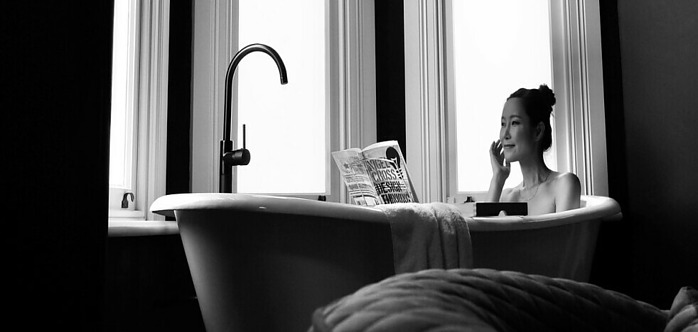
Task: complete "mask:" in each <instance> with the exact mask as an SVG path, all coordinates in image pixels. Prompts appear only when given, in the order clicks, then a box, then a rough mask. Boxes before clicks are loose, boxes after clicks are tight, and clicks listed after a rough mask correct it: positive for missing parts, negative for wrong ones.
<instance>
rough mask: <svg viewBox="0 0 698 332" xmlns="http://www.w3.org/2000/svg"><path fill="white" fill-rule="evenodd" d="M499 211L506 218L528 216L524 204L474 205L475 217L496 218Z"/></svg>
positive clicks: (484, 203) (491, 203) (526, 204)
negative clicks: (506, 216)
mask: <svg viewBox="0 0 698 332" xmlns="http://www.w3.org/2000/svg"><path fill="white" fill-rule="evenodd" d="M501 211H504V213H505V214H506V215H508V216H525V215H527V214H528V203H526V202H496V203H495V202H477V203H475V216H476V217H491V216H498V215H499V213H500V212H501Z"/></svg>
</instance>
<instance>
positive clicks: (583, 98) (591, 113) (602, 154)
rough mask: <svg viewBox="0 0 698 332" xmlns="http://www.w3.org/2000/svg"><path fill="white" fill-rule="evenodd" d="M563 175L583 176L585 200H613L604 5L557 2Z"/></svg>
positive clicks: (591, 0) (555, 77) (557, 116)
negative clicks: (588, 197) (598, 197)
mask: <svg viewBox="0 0 698 332" xmlns="http://www.w3.org/2000/svg"><path fill="white" fill-rule="evenodd" d="M551 13H553V15H551V17H552V21H551V27H552V28H553V29H552V30H553V36H552V37H553V62H555V63H562V64H563V66H562V67H563V68H564V69H563V70H557V71H554V73H553V89H554V90H555V94H556V95H557V96H558V100H559V101H561V102H560V103H559V104H558V105H556V106H555V125H556V127H557V128H560V129H564V131H565V132H566V133H567V135H559V134H558V135H556V143H555V144H556V148H557V155H558V169H559V170H563V171H570V172H574V173H575V174H577V176H578V177H579V180H580V182H581V185H582V194H585V195H601V196H607V195H608V167H607V151H606V125H605V123H606V121H605V109H604V93H603V63H602V56H601V28H600V25H601V24H600V13H599V4H598V0H588V1H587V0H565V1H551Z"/></svg>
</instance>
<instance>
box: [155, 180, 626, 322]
mask: <svg viewBox="0 0 698 332" xmlns="http://www.w3.org/2000/svg"><path fill="white" fill-rule="evenodd" d="M151 210H152V211H153V212H155V213H158V214H162V215H166V216H173V217H175V218H176V219H177V224H178V227H179V232H180V235H181V237H182V242H183V244H184V249H185V253H186V255H187V261H188V263H189V268H190V271H191V274H192V279H193V281H194V286H195V289H196V294H197V297H198V300H199V305H200V308H201V312H202V316H203V319H204V323H205V325H206V329H207V331H209V332H210V331H278V330H281V331H296V330H297V331H303V330H306V329H307V327H308V324H309V321H310V315H311V314H312V312H313V310H314V309H315V308H317V307H319V306H322V305H325V304H327V303H329V302H331V301H332V300H334V299H337V298H340V297H342V296H344V295H346V294H350V293H352V292H354V291H355V290H357V289H359V288H360V287H362V286H364V285H367V284H370V283H374V282H377V281H379V280H382V279H384V278H386V277H389V276H391V275H393V274H394V268H393V248H392V238H391V228H390V223H389V222H388V220H387V218H386V216H385V214H384V213H383V212H382V211H380V210H378V209H375V208H368V207H360V206H355V205H348V204H339V203H331V202H321V201H313V200H304V199H297V198H283V197H274V196H262V195H247V194H177V195H168V196H163V197H161V198H159V199H158V200H156V201H155V202H154V203H153V205H152V206H151ZM618 218H621V212H620V208H619V206H618V204H617V203H616V202H615V201H614V200H613V199H611V198H607V197H598V196H583V197H582V207H581V208H580V209H576V210H571V211H566V212H562V213H553V214H547V215H541V216H525V217H514V216H508V217H488V218H466V220H467V222H468V226H469V230H470V235H471V240H472V254H473V264H474V266H473V267H481V268H492V269H497V270H512V271H520V272H524V273H531V274H541V275H547V276H551V277H564V278H569V279H575V280H579V281H586V280H587V278H588V276H589V270H590V266H591V259H592V257H593V254H594V247H595V244H596V235H597V232H598V227H599V223H600V222H601V221H603V220H612V219H618Z"/></svg>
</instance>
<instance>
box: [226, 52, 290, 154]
mask: <svg viewBox="0 0 698 332" xmlns="http://www.w3.org/2000/svg"><path fill="white" fill-rule="evenodd" d="M252 52H264V53H266V54H268V55H269V56H270V57H271V58H272V59H274V62H276V66H277V67H278V68H279V76H280V78H281V84H286V83H288V79H287V78H286V65H284V61H283V60H281V57H280V56H279V53H277V52H276V50H274V49H273V48H271V47H269V46H267V45H264V44H250V45H247V46H245V47H243V48H242V49H241V50H239V51H238V52H237V53H236V54H235V56H234V57H233V60H231V61H230V64H229V65H228V72H227V73H226V75H225V113H224V118H223V121H224V122H223V123H224V124H225V127H224V128H223V139H224V140H230V117H231V111H230V107H231V106H230V104H231V98H232V85H233V76H235V69H236V68H237V66H238V64H239V63H240V60H242V58H244V57H245V56H246V55H248V54H250V53H252Z"/></svg>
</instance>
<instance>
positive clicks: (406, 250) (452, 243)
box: [376, 202, 473, 274]
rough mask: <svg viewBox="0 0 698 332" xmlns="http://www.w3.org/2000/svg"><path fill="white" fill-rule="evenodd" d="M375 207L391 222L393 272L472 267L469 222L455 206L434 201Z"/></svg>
mask: <svg viewBox="0 0 698 332" xmlns="http://www.w3.org/2000/svg"><path fill="white" fill-rule="evenodd" d="M376 207H377V208H379V209H381V210H383V212H384V213H385V214H386V216H387V217H388V220H389V221H390V228H391V231H392V238H393V259H394V263H393V264H394V266H395V273H396V274H398V273H406V272H416V271H419V270H426V269H433V268H441V269H453V268H471V267H472V266H473V256H472V243H471V242H470V232H469V230H468V224H467V223H466V221H465V219H464V218H463V216H462V215H461V212H460V211H459V210H458V209H457V208H456V207H455V206H453V205H449V204H445V203H438V202H435V203H396V204H384V205H377V206H376Z"/></svg>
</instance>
